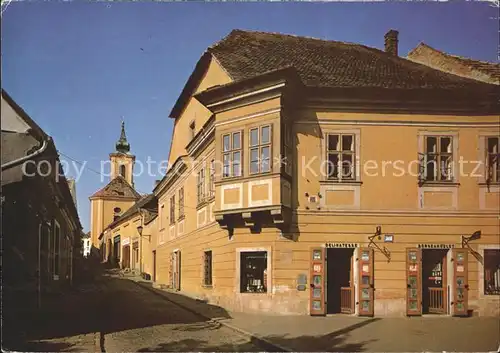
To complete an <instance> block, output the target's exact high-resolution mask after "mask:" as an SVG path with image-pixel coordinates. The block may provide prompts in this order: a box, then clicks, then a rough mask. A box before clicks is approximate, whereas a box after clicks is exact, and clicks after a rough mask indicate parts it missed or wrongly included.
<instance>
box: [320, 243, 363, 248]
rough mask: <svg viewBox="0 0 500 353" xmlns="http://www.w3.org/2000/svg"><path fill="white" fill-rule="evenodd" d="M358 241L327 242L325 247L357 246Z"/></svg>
mask: <svg viewBox="0 0 500 353" xmlns="http://www.w3.org/2000/svg"><path fill="white" fill-rule="evenodd" d="M357 247H358V244H356V243H325V248H357Z"/></svg>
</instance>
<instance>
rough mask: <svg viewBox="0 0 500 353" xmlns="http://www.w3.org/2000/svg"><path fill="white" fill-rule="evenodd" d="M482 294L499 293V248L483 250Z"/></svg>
mask: <svg viewBox="0 0 500 353" xmlns="http://www.w3.org/2000/svg"><path fill="white" fill-rule="evenodd" d="M484 294H485V295H500V249H485V250H484Z"/></svg>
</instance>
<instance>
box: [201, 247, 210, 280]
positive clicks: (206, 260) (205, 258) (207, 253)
mask: <svg viewBox="0 0 500 353" xmlns="http://www.w3.org/2000/svg"><path fill="white" fill-rule="evenodd" d="M203 264H204V267H203V285H205V286H211V285H212V251H211V250H210V251H205V253H204V256H203Z"/></svg>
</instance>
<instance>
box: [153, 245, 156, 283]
mask: <svg viewBox="0 0 500 353" xmlns="http://www.w3.org/2000/svg"><path fill="white" fill-rule="evenodd" d="M153 282H156V250H153Z"/></svg>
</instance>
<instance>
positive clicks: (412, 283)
mask: <svg viewBox="0 0 500 353" xmlns="http://www.w3.org/2000/svg"><path fill="white" fill-rule="evenodd" d="M406 287H407V290H406V315H408V316H419V315H422V250H420V249H418V248H407V249H406Z"/></svg>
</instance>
